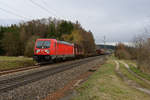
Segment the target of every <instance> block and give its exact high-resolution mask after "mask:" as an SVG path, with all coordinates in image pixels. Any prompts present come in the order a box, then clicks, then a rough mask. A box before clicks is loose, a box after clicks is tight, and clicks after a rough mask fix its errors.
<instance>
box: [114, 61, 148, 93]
mask: <svg viewBox="0 0 150 100" xmlns="http://www.w3.org/2000/svg"><path fill="white" fill-rule="evenodd" d="M115 63H116V73H117V75H118V76H119V77H120V78H121V79H123V81H124V82H125V83H127V84H128V85H129V86H131V87H132V88H135V89H137V90H140V91H142V92H144V93H147V94H149V95H150V90H149V89H146V88H143V87H141V86H140V85H139V84H138V83H136V82H135V81H133V80H130V79H128V78H127V77H126V76H125V75H123V73H122V72H120V70H119V67H120V65H119V62H118V61H117V60H115ZM120 63H122V64H123V65H124V66H125V67H126V68H127V69H128V71H129V72H130V73H132V74H133V75H135V76H136V77H137V78H140V79H141V80H142V81H144V82H146V81H147V80H145V79H143V78H141V77H140V76H138V75H137V74H135V73H134V72H132V70H130V67H129V65H128V64H126V63H125V62H123V61H120ZM148 83H149V81H148Z"/></svg>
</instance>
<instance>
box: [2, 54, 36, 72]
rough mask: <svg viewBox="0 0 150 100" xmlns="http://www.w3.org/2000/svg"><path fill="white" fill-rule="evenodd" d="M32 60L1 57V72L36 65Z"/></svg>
mask: <svg viewBox="0 0 150 100" xmlns="http://www.w3.org/2000/svg"><path fill="white" fill-rule="evenodd" d="M34 64H35V62H34V61H33V59H32V58H27V57H7V56H0V71H2V70H9V69H15V68H20V67H27V66H32V65H34Z"/></svg>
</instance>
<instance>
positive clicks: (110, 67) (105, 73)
mask: <svg viewBox="0 0 150 100" xmlns="http://www.w3.org/2000/svg"><path fill="white" fill-rule="evenodd" d="M76 91H77V93H79V95H78V96H76V97H75V98H73V99H72V100H142V99H144V100H150V96H149V95H147V94H145V93H143V92H140V91H138V90H136V89H134V88H131V87H129V86H128V85H126V84H125V83H124V82H123V81H122V80H121V79H120V78H119V77H118V76H117V75H116V73H115V64H114V62H113V60H112V59H109V60H108V61H107V62H106V63H105V64H104V65H102V66H101V67H100V69H99V70H98V71H97V72H95V73H94V74H93V75H92V76H91V77H90V78H89V79H88V80H87V81H86V82H85V83H83V84H82V85H81V86H80V87H79V88H77V89H76Z"/></svg>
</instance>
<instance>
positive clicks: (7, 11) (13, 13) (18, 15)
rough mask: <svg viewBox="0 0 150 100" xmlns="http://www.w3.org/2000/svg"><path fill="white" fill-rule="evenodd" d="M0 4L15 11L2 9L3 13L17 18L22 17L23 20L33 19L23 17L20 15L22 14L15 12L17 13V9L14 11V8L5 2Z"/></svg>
mask: <svg viewBox="0 0 150 100" xmlns="http://www.w3.org/2000/svg"><path fill="white" fill-rule="evenodd" d="M0 4H3V5H5V7H7V8H9V9H11V10H13V11H10V10H8V9H4V8H0V9H1V10H2V11H4V12H6V13H9V14H12V15H14V16H17V17H21V18H24V19H28V20H31V18H29V17H26V16H24V15H22V14H21V15H20V14H17V13H15V12H16V11H17V9H14V8H13V7H11V6H10V5H8V4H6V3H4V2H0ZM14 11H15V12H14Z"/></svg>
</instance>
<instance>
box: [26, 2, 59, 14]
mask: <svg viewBox="0 0 150 100" xmlns="http://www.w3.org/2000/svg"><path fill="white" fill-rule="evenodd" d="M29 1H30V2H31V3H32V4H34V5H36V6H38V7H39V8H41V9H42V10H44V11H45V12H47V13H48V14H50V15H52V14H53V15H55V16H57V15H56V14H55V13H53V12H51V11H49V10H48V9H47V8H45V7H43V6H41V5H40V4H39V3H37V2H35V1H33V0H29Z"/></svg>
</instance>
